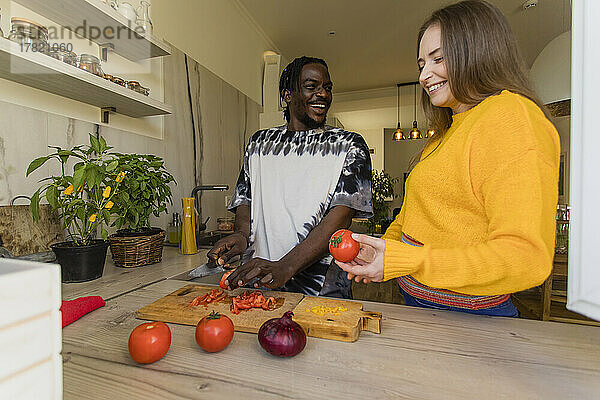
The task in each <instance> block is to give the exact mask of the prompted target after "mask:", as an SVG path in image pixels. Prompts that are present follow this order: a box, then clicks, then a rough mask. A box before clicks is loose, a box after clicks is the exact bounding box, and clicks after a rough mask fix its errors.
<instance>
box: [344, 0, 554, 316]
mask: <svg viewBox="0 0 600 400" xmlns="http://www.w3.org/2000/svg"><path fill="white" fill-rule="evenodd" d="M417 47H418V55H417V64H418V67H419V71H420V75H419V82H420V84H421V86H422V87H423V96H422V103H423V107H424V109H425V113H426V115H427V117H428V118H429V120H430V121H432V123H433V125H434V128H435V130H436V134H435V135H434V136H433V137H432V139H431V140H430V141H429V143H428V144H427V146H426V147H425V148H424V150H423V152H422V154H421V155H420V156H419V158H418V159H419V160H420V161H419V162H418V163H417V164H416V166H414V168H413V169H412V171H411V173H410V175H409V178H408V179H407V182H406V188H405V196H404V203H403V205H402V209H401V211H400V214H399V215H398V216H397V217H396V219H395V221H394V222H393V223H392V224H391V225H390V227H389V229H388V231H387V232H386V234H385V235H384V237H383V239H377V238H371V237H366V236H364V235H356V237H355V239H356V240H357V241H359V242H361V252H360V253H359V256H358V257H357V258H356V259H355V260H353V261H351V262H350V263H338V264H339V265H340V266H341V267H342V268H343V269H344V270H346V271H347V272H348V273H349V277H350V278H355V279H356V280H357V281H359V280H361V279H363V280H365V281H382V280H389V279H392V278H397V282H398V285H399V289H400V292H401V293H402V295H403V296H404V300H405V303H406V304H408V305H413V306H419V307H427V308H437V309H446V310H453V311H462V312H468V313H473V314H485V315H499V316H517V315H518V313H517V310H516V308H515V307H514V305H513V304H512V302H511V299H510V294H511V293H514V292H517V291H520V290H525V289H528V288H530V287H533V286H537V285H539V284H541V283H542V282H543V281H544V280H545V279H546V277H547V276H548V274H549V273H550V270H551V267H552V257H553V254H554V228H555V219H554V217H555V208H556V203H557V198H558V193H557V183H558V164H559V155H560V145H559V143H560V141H559V138H558V134H557V132H556V129H555V128H554V126H553V124H552V123H551V122H550V120H549V119H548V118H547V117H546V116H545V114H544V110H543V108H542V107H541V106H540V102H539V101H538V100H537V98H536V96H535V93H534V92H533V90H532V89H531V88H530V86H529V83H528V82H527V74H526V72H525V69H524V68H523V61H522V59H521V57H520V54H519V51H518V49H517V47H516V40H515V39H514V37H513V34H512V32H511V29H510V27H509V25H508V22H507V21H506V18H505V17H504V16H503V15H502V13H501V12H500V11H499V10H498V9H497V8H496V7H494V6H493V5H491V4H489V3H488V2H485V1H463V2H460V3H456V4H453V5H450V6H448V7H445V8H442V9H440V10H437V11H435V12H434V13H433V14H432V15H431V17H430V18H429V19H428V20H427V21H425V23H424V24H423V26H422V27H421V29H420V31H419V35H418V39H417ZM457 221H460V222H459V223H457ZM361 257H362V258H361Z"/></svg>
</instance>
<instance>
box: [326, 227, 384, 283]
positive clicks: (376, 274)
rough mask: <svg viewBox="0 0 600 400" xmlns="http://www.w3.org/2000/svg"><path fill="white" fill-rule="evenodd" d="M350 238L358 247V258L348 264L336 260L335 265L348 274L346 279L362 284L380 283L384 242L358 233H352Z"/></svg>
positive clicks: (381, 279)
mask: <svg viewBox="0 0 600 400" xmlns="http://www.w3.org/2000/svg"><path fill="white" fill-rule="evenodd" d="M352 238H353V239H354V240H356V242H358V244H359V246H360V250H359V252H358V256H356V257H355V258H354V259H352V260H351V261H349V262H342V261H338V260H337V258H336V264H337V265H339V267H340V268H341V269H343V270H344V271H346V272H347V273H348V279H353V278H354V280H355V281H356V282H360V281H361V280H362V281H363V282H364V283H369V282H382V281H383V258H384V254H385V240H383V239H380V238H375V237H372V236H368V235H361V234H358V233H353V234H352ZM334 258H335V256H334Z"/></svg>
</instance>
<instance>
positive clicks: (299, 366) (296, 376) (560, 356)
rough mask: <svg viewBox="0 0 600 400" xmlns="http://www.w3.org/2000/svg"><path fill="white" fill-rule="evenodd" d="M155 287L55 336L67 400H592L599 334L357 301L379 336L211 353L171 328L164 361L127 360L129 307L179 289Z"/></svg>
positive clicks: (245, 343)
mask: <svg viewBox="0 0 600 400" xmlns="http://www.w3.org/2000/svg"><path fill="white" fill-rule="evenodd" d="M186 284H187V282H184V281H177V280H163V281H160V282H157V283H155V284H152V285H149V286H145V287H143V288H140V289H138V290H135V291H133V292H130V293H127V294H124V295H122V296H119V297H117V298H115V299H113V300H110V301H108V302H107V305H106V306H105V307H103V308H101V309H98V310H96V311H94V312H93V313H91V314H89V315H86V316H84V317H83V318H81V319H80V320H79V321H77V322H75V323H73V324H72V325H70V326H67V327H66V328H65V329H63V360H64V365H63V367H64V398H65V399H78V400H80V399H109V400H114V399H144V400H149V399H196V398H197V399H292V398H293V399H311V400H314V399H367V398H368V399H400V398H415V399H436V400H437V399H494V398H507V399H567V398H569V399H578V400H582V399H597V398H598V395H599V394H600V328H597V327H592V326H581V325H570V324H560V323H555V322H542V321H532V320H521V319H512V318H499V317H484V316H474V315H468V314H463V313H453V312H446V311H432V310H425V309H418V308H412V307H406V306H401V305H394V304H382V303H365V307H364V308H365V309H366V310H369V311H379V312H381V313H383V316H384V320H383V332H382V333H381V334H379V335H378V334H373V333H369V332H366V333H365V332H363V333H361V337H360V338H359V340H358V341H357V342H354V343H344V342H337V341H333V340H325V339H317V338H312V337H309V338H308V340H307V344H306V348H305V349H304V351H303V352H302V353H300V354H299V355H297V356H296V357H293V358H289V359H283V358H277V357H273V356H271V355H269V354H267V353H266V352H265V351H264V350H263V349H262V348H261V347H260V345H259V344H258V341H257V337H256V335H254V334H247V333H240V332H236V333H235V336H234V338H233V341H232V343H231V344H230V345H229V347H227V348H226V349H225V350H223V351H222V352H220V353H213V354H209V353H206V352H204V351H203V350H202V349H200V348H199V347H198V346H197V345H196V343H195V340H194V327H192V326H183V325H174V324H170V327H171V332H172V344H171V348H170V350H169V352H168V353H167V355H166V356H165V357H164V358H163V359H162V360H160V361H158V362H156V363H154V364H150V365H140V364H136V363H135V362H134V361H133V360H132V359H131V358H130V357H129V354H128V351H127V339H128V337H129V333H130V332H131V330H132V329H133V328H134V327H135V326H137V325H138V324H140V323H142V322H143V321H141V320H137V319H135V311H136V310H137V309H139V308H140V307H142V306H144V305H147V304H149V303H151V302H153V301H154V300H156V299H158V298H160V297H162V296H164V295H166V294H168V293H171V292H172V291H174V290H176V289H178V288H180V287H182V286H183V285H186Z"/></svg>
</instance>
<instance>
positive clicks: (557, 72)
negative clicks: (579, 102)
mask: <svg viewBox="0 0 600 400" xmlns="http://www.w3.org/2000/svg"><path fill="white" fill-rule="evenodd" d="M529 79H530V80H531V83H532V84H533V87H534V89H535V91H536V92H537V94H538V96H539V97H540V99H541V100H542V102H543V103H544V104H548V103H553V102H555V101H559V100H565V99H570V98H571V31H568V32H565V33H563V34H561V35H558V36H557V37H556V38H554V39H553V40H552V41H551V42H550V43H548V45H546V47H544V49H543V50H542V51H541V53H540V54H539V55H538V57H537V58H536V59H535V61H534V62H533V65H532V66H531V70H530V72H529Z"/></svg>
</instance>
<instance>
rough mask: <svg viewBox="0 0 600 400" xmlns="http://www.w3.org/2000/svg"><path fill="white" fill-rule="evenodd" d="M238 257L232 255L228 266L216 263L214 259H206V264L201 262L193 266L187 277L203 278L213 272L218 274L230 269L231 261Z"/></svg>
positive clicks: (236, 259)
mask: <svg viewBox="0 0 600 400" xmlns="http://www.w3.org/2000/svg"><path fill="white" fill-rule="evenodd" d="M238 259H239V257H233V258H232V259H231V260H229V265H230V268H227V269H226V268H223V266H222V265H217V262H216V260H208V262H207V263H206V264H202V265H201V266H199V267H196V268H194V269H193V270H191V271H190V272H189V273H188V277H189V278H190V279H193V278H204V277H205V276H210V275H214V274H220V273H222V272H225V271H231V269H232V268H231V263H232V262H235V261H238Z"/></svg>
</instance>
